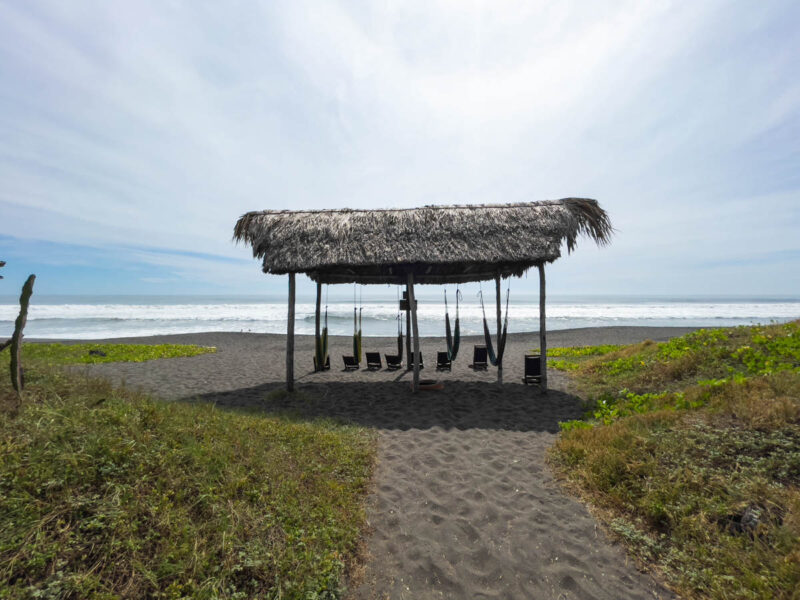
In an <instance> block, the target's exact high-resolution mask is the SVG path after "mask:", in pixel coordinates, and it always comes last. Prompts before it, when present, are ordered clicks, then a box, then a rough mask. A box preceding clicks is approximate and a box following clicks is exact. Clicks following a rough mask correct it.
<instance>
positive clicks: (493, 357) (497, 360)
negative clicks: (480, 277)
mask: <svg viewBox="0 0 800 600" xmlns="http://www.w3.org/2000/svg"><path fill="white" fill-rule="evenodd" d="M509 292H510V290H506V317H505V321H504V322H503V333H501V334H500V337H499V338H498V339H497V354H495V353H494V346H492V335H491V334H490V333H489V325H488V324H487V323H486V309H485V308H484V306H483V291H481V292H478V295H479V296H480V297H481V310H482V311H483V337H484V340H485V341H486V353H487V354H488V355H489V362H490V363H492V366H493V367H496V366H498V365H500V364H502V361H503V353H504V352H505V349H506V334H507V333H508V295H509Z"/></svg>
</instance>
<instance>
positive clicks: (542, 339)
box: [539, 263, 547, 392]
mask: <svg viewBox="0 0 800 600" xmlns="http://www.w3.org/2000/svg"><path fill="white" fill-rule="evenodd" d="M544 299H545V295H544V263H542V264H540V265H539V352H540V353H541V355H542V358H541V362H540V364H541V369H542V390H544V391H545V392H546V391H547V326H546V325H545V310H544Z"/></svg>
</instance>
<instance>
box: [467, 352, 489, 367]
mask: <svg viewBox="0 0 800 600" xmlns="http://www.w3.org/2000/svg"><path fill="white" fill-rule="evenodd" d="M470 367H472V368H473V369H476V370H477V369H484V370H486V369H488V368H489V354H488V352H487V351H486V346H475V348H474V349H473V350H472V364H471V365H470Z"/></svg>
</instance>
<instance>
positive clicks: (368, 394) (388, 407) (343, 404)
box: [181, 380, 582, 433]
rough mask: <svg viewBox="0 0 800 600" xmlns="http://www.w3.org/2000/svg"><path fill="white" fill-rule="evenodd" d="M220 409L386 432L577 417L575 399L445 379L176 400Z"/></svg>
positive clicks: (250, 390)
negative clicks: (440, 386)
mask: <svg viewBox="0 0 800 600" xmlns="http://www.w3.org/2000/svg"><path fill="white" fill-rule="evenodd" d="M181 400H182V401H186V402H211V403H214V404H215V405H218V406H224V407H241V408H251V409H252V408H257V409H262V410H264V411H266V412H267V413H272V414H286V413H292V414H296V415H298V416H300V417H303V418H330V419H336V420H340V421H344V422H347V423H352V424H355V425H361V426H366V427H375V428H378V429H386V430H407V429H430V428H433V427H440V428H444V429H451V428H455V429H496V430H505V431H547V432H552V433H556V432H558V423H559V422H560V421H567V420H570V419H576V418H580V416H581V414H582V408H581V400H580V399H579V398H578V397H576V396H572V395H570V394H566V393H564V392H560V391H557V390H550V391H548V392H547V393H546V394H544V393H542V392H541V391H540V390H539V388H538V387H536V386H525V385H523V384H521V383H507V384H504V385H498V384H496V383H488V382H480V381H459V380H448V381H447V382H446V384H445V389H444V390H430V391H421V392H420V393H418V394H412V393H411V390H410V385H409V382H408V381H407V380H395V381H385V380H384V381H376V382H364V381H353V382H342V381H326V382H319V383H316V382H314V383H299V384H297V385H296V391H295V393H294V394H287V393H284V392H283V384H282V383H278V382H275V383H265V384H261V385H257V386H254V387H245V388H240V389H235V390H229V391H223V392H210V393H205V394H199V395H195V396H187V397H184V398H181Z"/></svg>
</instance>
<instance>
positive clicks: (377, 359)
mask: <svg viewBox="0 0 800 600" xmlns="http://www.w3.org/2000/svg"><path fill="white" fill-rule="evenodd" d="M364 355H365V356H366V357H367V369H369V370H370V371H373V370H376V371H380V370H381V369H382V368H383V363H382V362H381V353H380V352H365V353H364Z"/></svg>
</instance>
